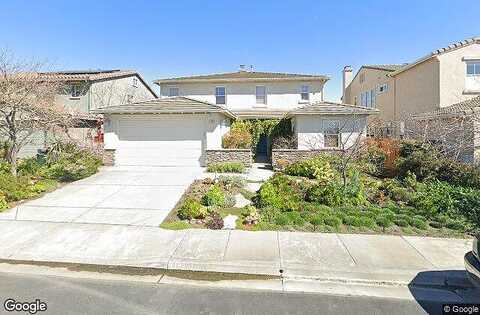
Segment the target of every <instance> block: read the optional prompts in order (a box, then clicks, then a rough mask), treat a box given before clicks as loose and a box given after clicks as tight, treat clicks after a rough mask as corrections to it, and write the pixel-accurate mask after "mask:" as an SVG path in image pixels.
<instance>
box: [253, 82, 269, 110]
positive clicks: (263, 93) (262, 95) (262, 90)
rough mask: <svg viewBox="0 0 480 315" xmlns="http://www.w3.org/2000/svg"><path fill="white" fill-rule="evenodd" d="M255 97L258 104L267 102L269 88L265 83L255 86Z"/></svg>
mask: <svg viewBox="0 0 480 315" xmlns="http://www.w3.org/2000/svg"><path fill="white" fill-rule="evenodd" d="M255 98H256V102H257V104H261V105H266V104H267V88H266V87H265V86H264V85H257V86H256V87H255Z"/></svg>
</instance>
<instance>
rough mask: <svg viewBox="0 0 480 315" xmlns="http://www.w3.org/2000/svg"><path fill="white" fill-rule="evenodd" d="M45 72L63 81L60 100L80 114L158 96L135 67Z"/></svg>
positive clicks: (51, 77)
mask: <svg viewBox="0 0 480 315" xmlns="http://www.w3.org/2000/svg"><path fill="white" fill-rule="evenodd" d="M43 75H44V76H45V77H46V78H49V79H53V80H58V81H60V82H62V84H63V85H64V89H63V91H59V93H58V95H57V99H56V101H57V103H60V104H62V105H64V106H65V107H67V108H69V109H71V110H72V111H75V112H76V113H90V111H92V110H94V109H97V108H100V107H108V106H112V105H119V104H126V103H134V102H140V101H145V100H150V99H153V98H157V95H156V94H155V92H154V91H153V90H152V88H151V87H150V86H149V85H148V84H147V83H146V82H145V81H144V80H143V78H142V77H141V76H140V75H139V74H138V73H137V72H135V71H131V70H85V71H59V72H48V73H43Z"/></svg>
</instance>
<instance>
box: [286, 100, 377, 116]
mask: <svg viewBox="0 0 480 315" xmlns="http://www.w3.org/2000/svg"><path fill="white" fill-rule="evenodd" d="M378 113H379V111H378V109H374V108H366V107H361V106H356V105H350V104H342V103H334V102H317V103H312V104H308V105H305V106H302V107H299V108H297V109H295V110H293V111H291V112H289V113H288V116H294V115H315V114H322V115H345V114H355V115H372V114H378Z"/></svg>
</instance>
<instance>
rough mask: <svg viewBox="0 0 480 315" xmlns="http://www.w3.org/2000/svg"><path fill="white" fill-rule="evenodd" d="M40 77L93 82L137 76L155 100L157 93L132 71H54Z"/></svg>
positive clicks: (44, 73) (64, 80) (43, 73)
mask: <svg viewBox="0 0 480 315" xmlns="http://www.w3.org/2000/svg"><path fill="white" fill-rule="evenodd" d="M40 75H41V76H42V77H43V78H46V79H48V80H56V81H63V82H94V81H100V80H109V79H119V78H124V77H130V76H137V77H138V78H139V79H140V81H142V83H143V84H144V85H145V87H146V88H147V89H148V90H149V91H150V93H152V95H153V96H154V97H155V98H157V97H158V96H157V93H155V91H153V89H152V88H151V87H150V85H149V84H147V82H145V80H144V79H143V78H142V76H140V74H138V72H136V71H133V70H118V69H117V70H72V71H56V72H42V73H40Z"/></svg>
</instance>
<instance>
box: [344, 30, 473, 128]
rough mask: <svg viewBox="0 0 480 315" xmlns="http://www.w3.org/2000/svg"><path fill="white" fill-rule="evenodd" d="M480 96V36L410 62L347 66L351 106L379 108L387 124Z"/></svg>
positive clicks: (346, 99) (346, 96) (346, 98)
mask: <svg viewBox="0 0 480 315" xmlns="http://www.w3.org/2000/svg"><path fill="white" fill-rule="evenodd" d="M477 95H480V38H470V39H466V40H463V41H460V42H457V43H454V44H452V45H449V46H447V47H444V48H440V49H437V50H435V51H433V52H431V53H430V54H428V55H426V56H424V57H422V58H420V59H418V60H416V61H413V62H410V63H405V64H389V65H364V66H362V67H361V68H360V69H359V70H358V72H357V73H356V75H355V76H353V71H352V68H351V67H349V66H346V67H345V68H344V69H343V97H342V101H343V102H344V103H347V104H355V105H358V106H365V107H371V108H377V109H379V111H380V114H379V118H380V119H381V120H382V121H384V122H386V123H391V122H403V121H404V120H405V119H408V117H409V116H411V115H415V114H418V113H423V112H430V111H434V110H437V109H440V108H444V107H447V106H450V105H452V104H455V103H458V102H462V101H465V100H469V99H471V98H473V97H475V96H477Z"/></svg>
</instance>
